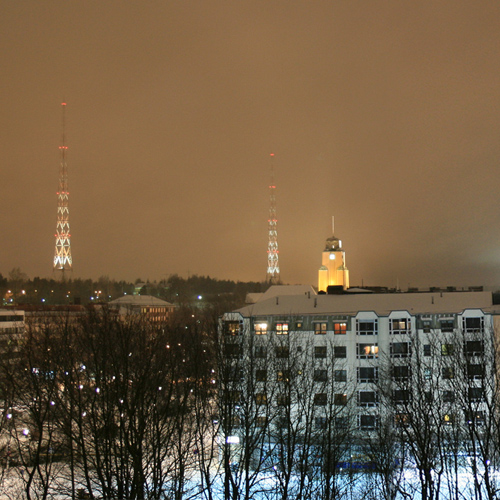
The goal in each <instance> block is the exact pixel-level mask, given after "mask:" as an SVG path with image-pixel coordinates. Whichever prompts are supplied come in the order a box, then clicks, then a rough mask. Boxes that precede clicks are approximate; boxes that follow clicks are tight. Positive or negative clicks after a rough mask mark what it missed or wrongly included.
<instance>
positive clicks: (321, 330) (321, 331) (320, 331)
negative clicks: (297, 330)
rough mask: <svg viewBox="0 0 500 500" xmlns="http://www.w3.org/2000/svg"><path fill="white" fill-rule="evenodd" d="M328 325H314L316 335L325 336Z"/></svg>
mask: <svg viewBox="0 0 500 500" xmlns="http://www.w3.org/2000/svg"><path fill="white" fill-rule="evenodd" d="M327 328H328V323H314V333H315V334H316V335H325V334H326V330H327Z"/></svg>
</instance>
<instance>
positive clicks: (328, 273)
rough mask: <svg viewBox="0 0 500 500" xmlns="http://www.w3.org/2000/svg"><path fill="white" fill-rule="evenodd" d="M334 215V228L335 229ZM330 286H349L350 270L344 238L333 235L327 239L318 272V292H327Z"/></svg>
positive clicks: (345, 287)
mask: <svg viewBox="0 0 500 500" xmlns="http://www.w3.org/2000/svg"><path fill="white" fill-rule="evenodd" d="M333 226H334V224H333V217H332V229H333ZM329 286H342V287H343V289H344V290H346V289H347V288H349V270H348V269H347V267H346V266H345V251H344V249H343V248H342V240H340V239H339V238H337V237H336V236H335V235H332V236H331V237H330V238H328V239H327V240H326V244H325V249H324V250H323V254H322V258H321V267H320V268H319V272H318V292H326V291H327V288H328V287H329Z"/></svg>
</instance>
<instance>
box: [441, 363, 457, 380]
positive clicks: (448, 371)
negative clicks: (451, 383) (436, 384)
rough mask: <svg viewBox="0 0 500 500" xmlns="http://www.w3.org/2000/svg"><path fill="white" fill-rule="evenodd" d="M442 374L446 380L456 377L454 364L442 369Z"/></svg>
mask: <svg viewBox="0 0 500 500" xmlns="http://www.w3.org/2000/svg"><path fill="white" fill-rule="evenodd" d="M441 375H442V377H443V378H444V379H445V380H451V379H453V378H455V370H454V368H453V366H445V367H444V368H442V370H441Z"/></svg>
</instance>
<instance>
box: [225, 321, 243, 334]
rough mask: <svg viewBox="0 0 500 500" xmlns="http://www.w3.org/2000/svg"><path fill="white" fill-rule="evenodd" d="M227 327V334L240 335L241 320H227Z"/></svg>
mask: <svg viewBox="0 0 500 500" xmlns="http://www.w3.org/2000/svg"><path fill="white" fill-rule="evenodd" d="M225 327H226V328H225V333H226V335H239V334H240V333H241V332H240V323H239V321H226V323H225Z"/></svg>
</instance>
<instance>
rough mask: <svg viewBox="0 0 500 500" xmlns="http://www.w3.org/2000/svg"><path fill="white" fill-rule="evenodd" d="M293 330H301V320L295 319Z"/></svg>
mask: <svg viewBox="0 0 500 500" xmlns="http://www.w3.org/2000/svg"><path fill="white" fill-rule="evenodd" d="M295 330H302V321H297V322H296V323H295Z"/></svg>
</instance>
